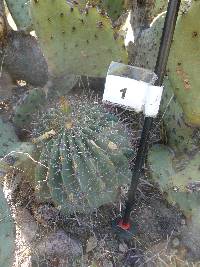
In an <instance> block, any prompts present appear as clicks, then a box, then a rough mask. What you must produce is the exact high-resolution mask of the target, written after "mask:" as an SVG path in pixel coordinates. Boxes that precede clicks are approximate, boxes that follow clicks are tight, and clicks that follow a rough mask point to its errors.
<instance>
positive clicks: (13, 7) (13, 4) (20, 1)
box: [6, 0, 33, 32]
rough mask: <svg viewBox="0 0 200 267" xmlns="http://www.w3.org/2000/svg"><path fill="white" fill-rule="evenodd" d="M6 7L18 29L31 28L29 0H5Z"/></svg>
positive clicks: (28, 30)
mask: <svg viewBox="0 0 200 267" xmlns="http://www.w3.org/2000/svg"><path fill="white" fill-rule="evenodd" d="M6 4H7V6H8V9H9V11H10V13H11V15H12V17H13V19H14V21H15V24H16V25H17V28H18V29H19V30H23V31H27V32H30V31H31V30H32V29H33V26H32V21H31V16H30V1H29V0H6Z"/></svg>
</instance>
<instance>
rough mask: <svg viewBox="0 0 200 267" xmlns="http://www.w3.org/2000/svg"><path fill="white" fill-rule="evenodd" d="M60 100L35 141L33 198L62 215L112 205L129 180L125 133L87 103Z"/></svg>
mask: <svg viewBox="0 0 200 267" xmlns="http://www.w3.org/2000/svg"><path fill="white" fill-rule="evenodd" d="M71 101H72V102H73V105H72V106H75V108H76V110H75V112H74V110H73V109H71V110H70V106H69V104H68V103H69V102H67V101H66V100H62V103H61V104H60V105H59V107H54V108H50V109H49V110H48V111H47V112H45V113H44V114H43V115H42V116H41V118H40V123H39V125H38V127H37V129H36V133H37V137H36V138H35V139H34V142H35V143H37V144H38V148H39V149H40V151H41V154H40V158H39V164H38V166H37V167H36V171H35V182H36V195H37V197H38V199H39V200H40V201H52V202H53V203H54V204H55V205H56V206H57V207H59V208H60V209H61V211H63V212H66V213H72V212H74V211H78V212H90V211H93V210H94V209H95V208H98V207H100V206H101V205H103V204H105V203H109V202H113V201H115V200H116V198H117V196H118V188H119V187H120V186H121V185H123V184H127V183H128V182H129V181H130V178H131V171H130V170H129V166H128V165H129V164H128V157H129V156H130V155H131V154H132V150H131V144H130V142H129V136H128V132H127V131H126V130H125V129H124V127H123V126H122V125H121V123H120V122H119V121H118V119H117V118H116V117H115V116H113V115H110V114H108V113H106V112H105V111H104V110H103V108H102V107H100V106H99V105H97V104H91V103H88V101H87V100H84V101H83V100H82V101H78V100H76V101H75V102H74V100H71Z"/></svg>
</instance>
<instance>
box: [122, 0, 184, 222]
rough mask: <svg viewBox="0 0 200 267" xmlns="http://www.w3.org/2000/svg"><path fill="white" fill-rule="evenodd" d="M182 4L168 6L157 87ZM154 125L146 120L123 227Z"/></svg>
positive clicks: (177, 0) (174, 0)
mask: <svg viewBox="0 0 200 267" xmlns="http://www.w3.org/2000/svg"><path fill="white" fill-rule="evenodd" d="M180 2H181V0H170V1H169V4H168V8H167V14H166V19H165V23H164V28H163V33H162V39H161V44H160V48H159V53H158V57H157V62H156V67H155V74H157V76H158V79H157V80H156V82H155V85H156V86H161V85H162V84H163V79H164V76H165V71H166V66H167V61H168V56H169V52H170V47H171V42H172V39H173V34H174V30H175V26H176V20H177V16H178V11H179V7H180ZM152 123H153V118H152V117H146V118H145V121H144V126H143V130H142V134H141V139H140V143H139V147H138V152H137V156H136V161H135V166H134V169H133V174H132V181H131V185H130V188H129V191H128V200H127V202H126V208H125V212H124V216H123V219H122V224H123V225H127V224H128V223H129V219H130V214H131V210H132V207H133V205H134V202H135V194H136V191H137V186H138V183H139V178H140V175H141V169H142V167H143V165H144V161H145V157H146V154H147V149H148V141H149V136H150V130H151V128H152Z"/></svg>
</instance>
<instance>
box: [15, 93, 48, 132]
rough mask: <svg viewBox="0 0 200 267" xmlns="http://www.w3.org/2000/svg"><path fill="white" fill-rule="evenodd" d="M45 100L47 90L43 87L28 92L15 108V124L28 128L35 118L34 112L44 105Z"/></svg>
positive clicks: (21, 127)
mask: <svg viewBox="0 0 200 267" xmlns="http://www.w3.org/2000/svg"><path fill="white" fill-rule="evenodd" d="M45 101H46V97H45V92H44V91H43V90H41V89H32V90H30V91H29V92H28V93H26V94H25V95H24V97H23V99H21V100H20V103H18V104H17V106H16V108H15V111H14V117H13V123H14V125H15V126H16V127H17V128H20V129H26V128H28V127H29V126H30V123H31V121H32V120H33V114H34V113H36V112H37V111H38V110H39V109H40V107H41V106H42V105H44V103H45Z"/></svg>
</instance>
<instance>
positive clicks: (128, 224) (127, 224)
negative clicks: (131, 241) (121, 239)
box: [118, 220, 131, 230]
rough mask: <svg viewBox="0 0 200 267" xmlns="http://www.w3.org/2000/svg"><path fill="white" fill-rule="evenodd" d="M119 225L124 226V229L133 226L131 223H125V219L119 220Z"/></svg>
mask: <svg viewBox="0 0 200 267" xmlns="http://www.w3.org/2000/svg"><path fill="white" fill-rule="evenodd" d="M118 226H119V227H120V228H122V229H123V230H130V228H131V225H130V223H123V220H120V221H119V223H118Z"/></svg>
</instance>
